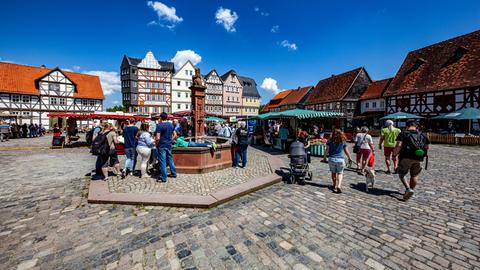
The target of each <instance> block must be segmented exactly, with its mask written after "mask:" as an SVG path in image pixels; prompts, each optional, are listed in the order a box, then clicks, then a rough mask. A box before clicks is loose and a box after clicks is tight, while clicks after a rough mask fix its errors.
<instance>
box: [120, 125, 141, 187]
mask: <svg viewBox="0 0 480 270" xmlns="http://www.w3.org/2000/svg"><path fill="white" fill-rule="evenodd" d="M137 133H138V128H137V127H136V126H135V125H134V120H127V122H126V126H125V127H124V128H123V138H124V140H125V141H124V145H125V167H124V169H123V170H122V179H123V178H125V176H127V175H131V174H132V173H133V171H134V170H135V163H136V162H137V150H136V147H137Z"/></svg>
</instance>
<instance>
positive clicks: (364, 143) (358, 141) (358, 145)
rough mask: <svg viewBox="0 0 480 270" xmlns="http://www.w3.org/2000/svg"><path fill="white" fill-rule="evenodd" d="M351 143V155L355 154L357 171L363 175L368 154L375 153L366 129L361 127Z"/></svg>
mask: <svg viewBox="0 0 480 270" xmlns="http://www.w3.org/2000/svg"><path fill="white" fill-rule="evenodd" d="M353 141H354V142H355V144H354V145H353V153H355V154H357V171H358V172H359V173H360V174H362V175H363V174H364V173H365V171H364V170H365V166H366V165H367V161H368V159H369V158H370V154H372V153H374V152H375V149H374V147H373V139H372V136H370V134H368V128H367V127H362V128H361V129H360V133H357V135H356V136H355V138H354V140H353ZM360 162H361V163H360Z"/></svg>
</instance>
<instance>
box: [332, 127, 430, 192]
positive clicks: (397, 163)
mask: <svg viewBox="0 0 480 270" xmlns="http://www.w3.org/2000/svg"><path fill="white" fill-rule="evenodd" d="M368 132H369V130H368V128H367V127H362V128H361V129H360V132H358V133H357V134H356V136H355V137H354V146H353V149H352V150H353V152H354V153H355V154H356V165H357V166H356V167H357V168H356V170H357V172H358V173H359V174H362V175H364V174H365V173H366V172H367V171H373V172H374V171H375V170H374V157H375V155H374V153H375V148H374V143H373V139H372V136H371V135H370V134H368ZM346 141H347V138H346V136H345V134H344V133H343V132H342V131H341V130H339V129H335V130H334V131H333V133H332V136H331V137H330V139H329V140H328V141H327V143H326V147H327V149H326V151H325V156H324V161H327V155H328V164H329V168H330V172H331V177H332V189H333V191H334V192H335V193H342V180H343V172H344V169H345V167H346V166H347V164H352V163H353V159H352V157H351V154H350V151H349V149H348V147H347V144H346ZM429 144H430V141H429V140H428V138H427V136H426V135H424V134H423V133H422V132H420V131H419V130H418V123H417V122H415V121H413V120H411V121H407V124H406V129H405V130H403V131H401V130H400V129H398V128H396V127H395V126H394V124H393V122H392V121H390V120H388V121H386V127H385V128H383V129H382V130H381V135H380V141H379V146H378V148H379V149H382V148H383V154H384V156H385V165H386V167H387V170H386V173H387V174H391V173H392V167H391V165H392V163H393V173H397V174H398V176H399V178H400V180H401V182H402V183H403V185H404V186H405V193H404V195H403V199H404V200H405V201H406V200H408V199H410V197H411V196H412V195H413V194H414V189H415V187H416V186H417V183H418V177H419V175H420V172H421V171H422V166H421V162H423V161H424V160H425V159H426V160H427V162H428V155H427V151H428V148H429ZM408 174H410V178H409V180H408V181H407V178H406V176H407V175H408Z"/></svg>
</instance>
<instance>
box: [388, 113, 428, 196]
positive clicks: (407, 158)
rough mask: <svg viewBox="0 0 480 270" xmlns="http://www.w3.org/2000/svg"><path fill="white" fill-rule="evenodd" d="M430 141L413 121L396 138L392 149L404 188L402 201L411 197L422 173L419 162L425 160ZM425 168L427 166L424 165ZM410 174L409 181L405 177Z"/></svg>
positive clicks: (408, 122)
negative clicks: (396, 157) (397, 160)
mask: <svg viewBox="0 0 480 270" xmlns="http://www.w3.org/2000/svg"><path fill="white" fill-rule="evenodd" d="M429 145H430V140H429V139H428V138H427V136H426V135H425V134H423V133H422V132H420V131H419V130H418V123H417V122H416V121H414V120H409V121H407V128H406V130H404V131H402V132H401V133H400V134H399V135H398V137H397V144H396V146H395V149H394V152H393V154H394V156H398V159H399V162H398V176H399V177H400V180H401V181H402V183H403V185H404V186H405V193H404V195H403V200H404V201H407V200H408V199H410V198H411V197H412V196H413V193H414V189H415V187H416V186H417V183H418V176H419V175H420V172H421V171H422V166H421V164H420V163H421V162H423V161H424V159H425V157H426V158H427V163H428V153H427V151H428V148H429ZM426 166H427V165H426ZM408 173H410V181H409V182H407V181H406V180H405V176H406V175H407V174H408Z"/></svg>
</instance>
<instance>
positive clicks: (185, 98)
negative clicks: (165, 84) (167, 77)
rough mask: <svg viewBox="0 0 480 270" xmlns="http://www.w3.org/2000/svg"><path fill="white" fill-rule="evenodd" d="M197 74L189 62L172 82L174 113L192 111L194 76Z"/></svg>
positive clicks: (176, 74)
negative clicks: (191, 88)
mask: <svg viewBox="0 0 480 270" xmlns="http://www.w3.org/2000/svg"><path fill="white" fill-rule="evenodd" d="M194 73H195V66H194V65H193V64H192V62H190V61H187V62H186V63H185V64H183V66H182V67H181V68H180V69H179V70H177V72H176V73H175V75H173V80H172V112H178V111H185V110H190V109H192V108H190V106H191V104H192V96H191V95H192V91H191V90H190V86H192V76H193V74H194Z"/></svg>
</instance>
